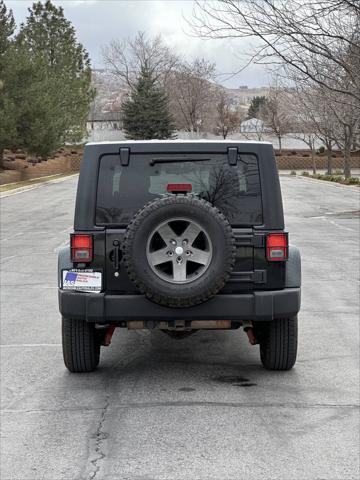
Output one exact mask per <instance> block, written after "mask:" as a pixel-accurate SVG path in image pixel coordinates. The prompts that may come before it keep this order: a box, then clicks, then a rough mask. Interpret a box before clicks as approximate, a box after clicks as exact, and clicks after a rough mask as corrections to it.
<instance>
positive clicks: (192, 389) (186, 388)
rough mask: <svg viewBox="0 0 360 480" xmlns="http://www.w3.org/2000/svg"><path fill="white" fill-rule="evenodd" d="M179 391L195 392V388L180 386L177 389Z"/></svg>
mask: <svg viewBox="0 0 360 480" xmlns="http://www.w3.org/2000/svg"><path fill="white" fill-rule="evenodd" d="M178 390H179V392H195V391H196V388H191V387H181V388H179V389H178Z"/></svg>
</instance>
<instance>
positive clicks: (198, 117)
mask: <svg viewBox="0 0 360 480" xmlns="http://www.w3.org/2000/svg"><path fill="white" fill-rule="evenodd" d="M214 75H215V65H214V64H213V63H211V62H208V61H206V60H204V59H198V58H197V59H195V60H193V61H192V62H183V63H181V65H179V66H178V67H177V69H176V70H174V71H173V72H171V75H169V78H168V82H167V90H168V96H169V98H170V103H171V105H172V111H173V112H174V116H175V119H176V123H177V125H178V128H180V129H184V130H185V131H187V132H195V133H197V132H199V131H204V130H206V129H207V127H208V125H209V120H210V118H211V117H212V115H213V113H212V109H213V108H214V98H215V97H214V94H215V86H214V84H213V83H212V82H211V80H213V79H214Z"/></svg>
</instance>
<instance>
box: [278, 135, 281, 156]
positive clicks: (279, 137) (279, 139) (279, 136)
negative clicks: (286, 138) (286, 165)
mask: <svg viewBox="0 0 360 480" xmlns="http://www.w3.org/2000/svg"><path fill="white" fill-rule="evenodd" d="M278 141H279V153H281V135H278Z"/></svg>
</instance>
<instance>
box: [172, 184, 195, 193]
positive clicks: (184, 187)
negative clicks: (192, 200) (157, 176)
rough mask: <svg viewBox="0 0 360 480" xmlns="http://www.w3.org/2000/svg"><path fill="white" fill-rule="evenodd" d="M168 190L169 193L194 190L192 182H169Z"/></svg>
mask: <svg viewBox="0 0 360 480" xmlns="http://www.w3.org/2000/svg"><path fill="white" fill-rule="evenodd" d="M166 189H167V191H168V192H169V193H174V192H177V193H187V192H191V191H192V185H191V183H168V184H167V188H166Z"/></svg>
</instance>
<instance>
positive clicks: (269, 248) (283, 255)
mask: <svg viewBox="0 0 360 480" xmlns="http://www.w3.org/2000/svg"><path fill="white" fill-rule="evenodd" d="M266 258H267V259H268V261H269V262H281V261H284V260H287V258H288V234H287V233H269V234H268V236H267V237H266Z"/></svg>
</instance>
